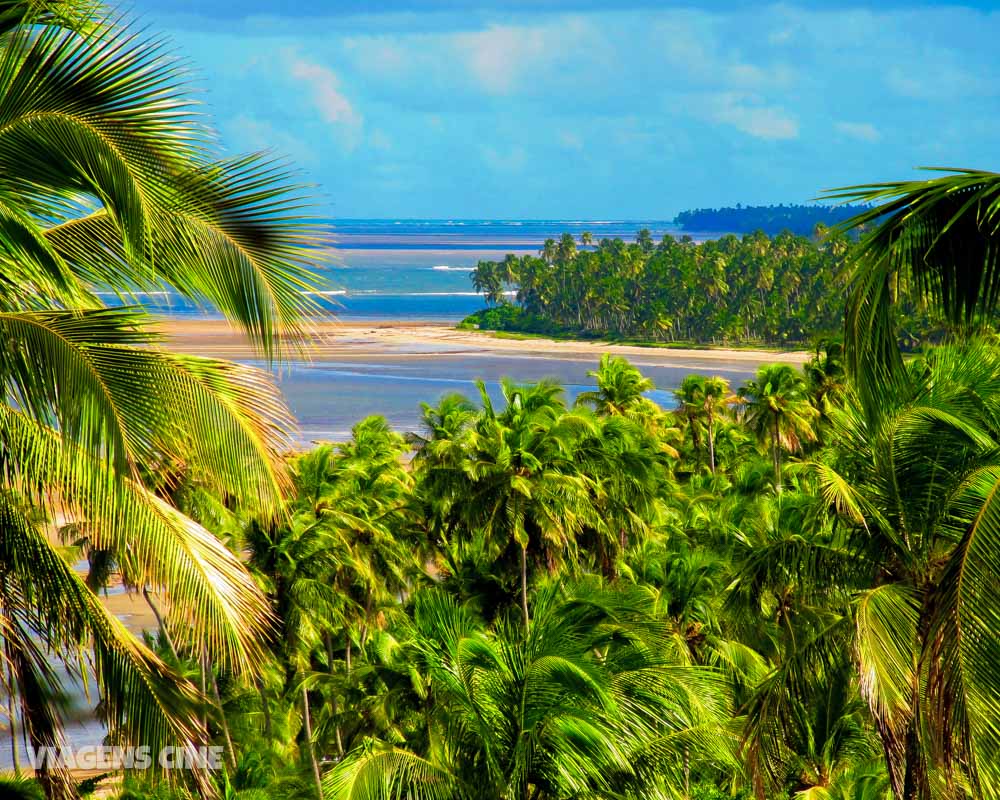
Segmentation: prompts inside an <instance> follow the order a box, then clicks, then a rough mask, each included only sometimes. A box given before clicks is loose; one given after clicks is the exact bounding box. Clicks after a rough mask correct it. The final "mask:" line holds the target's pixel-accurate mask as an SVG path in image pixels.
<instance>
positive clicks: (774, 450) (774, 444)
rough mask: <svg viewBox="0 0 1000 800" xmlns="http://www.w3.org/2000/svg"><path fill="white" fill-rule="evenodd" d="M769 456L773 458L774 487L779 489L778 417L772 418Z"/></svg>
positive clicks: (777, 490) (776, 489)
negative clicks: (772, 428)
mask: <svg viewBox="0 0 1000 800" xmlns="http://www.w3.org/2000/svg"><path fill="white" fill-rule="evenodd" d="M771 457H772V458H773V459H774V489H775V491H776V492H780V491H781V451H780V449H779V444H778V418H777V417H775V418H774V430H773V431H772V432H771Z"/></svg>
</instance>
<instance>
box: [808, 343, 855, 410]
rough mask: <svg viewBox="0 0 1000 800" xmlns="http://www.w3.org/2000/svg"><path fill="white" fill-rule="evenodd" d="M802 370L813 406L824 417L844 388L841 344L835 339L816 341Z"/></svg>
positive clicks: (844, 377) (844, 375)
mask: <svg viewBox="0 0 1000 800" xmlns="http://www.w3.org/2000/svg"><path fill="white" fill-rule="evenodd" d="M802 372H803V374H804V375H805V379H806V383H807V384H808V385H809V394H810V395H811V398H812V404H813V406H814V407H815V408H816V410H817V411H819V412H820V415H821V416H822V417H823V418H826V417H827V416H828V414H829V411H830V408H831V406H832V405H833V404H834V403H836V402H837V401H838V400H839V399H840V397H841V396H842V395H843V393H844V390H845V388H846V378H847V376H846V373H845V370H844V346H843V344H842V343H841V342H839V341H837V340H836V339H834V340H830V339H821V340H819V341H818V342H816V346H815V348H814V350H813V354H812V356H811V357H810V359H809V360H808V361H807V362H806V363H805V364H803V366H802Z"/></svg>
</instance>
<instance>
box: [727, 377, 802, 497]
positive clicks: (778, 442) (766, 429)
mask: <svg viewBox="0 0 1000 800" xmlns="http://www.w3.org/2000/svg"><path fill="white" fill-rule="evenodd" d="M738 397H739V403H740V406H741V409H742V411H741V413H742V416H743V421H744V424H745V425H746V426H747V428H748V429H749V430H750V431H752V432H753V433H754V435H755V436H757V439H758V441H759V442H760V443H761V445H762V446H768V447H770V450H771V461H772V464H773V466H774V487H775V489H776V490H777V491H779V492H780V491H781V453H782V451H787V452H790V453H794V452H796V451H797V450H799V448H800V447H801V444H802V442H803V441H813V440H814V439H815V438H816V434H815V432H814V431H813V426H812V423H813V420H814V419H815V417H816V416H817V413H818V412H817V411H816V409H814V408H813V407H812V405H811V404H810V403H809V398H808V394H807V392H806V386H805V382H804V381H803V380H802V378H801V376H799V375H798V373H796V372H795V370H794V369H792V368H791V367H790V366H788V365H787V364H772V365H765V366H763V367H761V368H760V369H759V370H757V376H756V378H755V379H754V380H751V381H747V382H746V383H745V384H744V385H743V386H741V387H740V390H739V393H738Z"/></svg>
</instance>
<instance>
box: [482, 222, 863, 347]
mask: <svg viewBox="0 0 1000 800" xmlns="http://www.w3.org/2000/svg"><path fill="white" fill-rule="evenodd" d="M566 239H567V237H566V236H564V237H563V239H562V240H560V242H559V243H556V242H554V241H551V240H550V242H548V243H546V247H545V248H544V249H543V250H542V253H541V255H540V256H523V257H520V258H517V257H514V256H508V257H507V259H505V260H504V261H503V262H489V261H481V262H480V263H479V265H478V266H477V267H476V269H475V271H474V272H473V273H472V275H473V282H474V283H475V284H476V285H482V284H490V285H493V284H495V285H497V286H498V287H499V289H498V290H497V291H495V292H493V294H492V295H489V294H488V297H490V296H492V297H493V298H494V299H496V300H498V301H500V305H499V306H497V307H496V308H493V309H487V310H485V311H483V312H479V314H478V315H475V319H473V318H469V319H468V320H467V322H469V323H473V322H476V323H478V325H479V327H480V328H481V329H489V330H508V331H525V332H535V333H549V334H557V333H563V334H573V335H578V336H599V335H600V336H608V335H610V336H619V337H631V338H636V339H645V340H650V341H663V342H671V341H687V342H767V343H776V344H787V343H797V342H802V341H805V340H808V339H809V338H810V337H812V336H814V335H815V334H817V333H820V332H830V333H832V332H835V331H836V330H837V329H838V328H839V327H840V325H841V319H842V311H843V300H842V297H841V296H840V290H839V287H840V286H842V285H843V275H842V271H843V268H844V264H845V258H846V255H847V253H848V252H849V251H850V249H851V248H852V246H853V245H852V242H851V240H850V239H848V238H847V237H846V236H844V235H842V234H830V235H827V236H825V237H824V238H823V239H821V240H820V241H819V242H818V243H817V242H814V241H812V240H810V239H807V238H804V237H799V236H793V235H791V234H788V233H783V234H780V235H778V236H776V237H775V238H774V239H769V238H768V237H767V236H765V235H764V234H762V233H760V232H758V233H754V234H749V235H746V236H744V237H742V238H737V237H735V236H724V237H722V238H721V239H718V240H715V241H708V242H704V243H701V244H698V243H695V242H693V241H691V240H690V239H688V238H687V237H685V238H684V239H681V240H674V239H672V238H670V237H669V236H667V237H664V239H663V240H662V241H661V242H659V243H657V244H654V243H653V242H652V240H651V239H649V238H648V235H647V237H646V238H644V239H643V238H642V237H640V239H637V241H636V242H635V243H634V244H627V243H625V242H623V241H621V240H620V239H614V240H609V239H605V240H602V241H601V242H600V243H599V244H598V245H597V247H596V249H593V250H591V249H586V250H577V249H576V246H575V244H574V243H573V242H572V237H569V241H568V242H567V241H566ZM501 290H504V291H512V292H515V293H516V302H517V308H519V309H520V313H519V312H518V311H516V310H514V307H513V306H512V305H511V304H510V303H508V302H507V299H506V295H504V293H503V291H501Z"/></svg>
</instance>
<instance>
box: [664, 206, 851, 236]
mask: <svg viewBox="0 0 1000 800" xmlns="http://www.w3.org/2000/svg"><path fill="white" fill-rule="evenodd" d="M864 210H865V207H864V206H859V205H843V206H822V205H796V204H792V205H784V204H781V205H776V206H744V205H740V204H739V203H737V204H736V207H735V208H733V207H725V208H696V209H693V210H690V211H682V212H681V213H680V214H678V215H677V216H676V217H674V224H675V225H677V226H679V227H680V229H681V230H683V231H725V232H727V233H753V232H754V231H763V232H764V233H766V234H767V235H768V236H775V235H777V234H779V233H781V232H782V231H789V232H791V233H794V234H795V235H796V236H812V235H813V232H814V231H815V230H816V226H817V225H825V226H826V227H832V226H834V225H836V224H838V223H840V222H843V221H844V220H847V219H849V218H850V217H852V216H854V215H855V214H858V213H860V212H861V211H864Z"/></svg>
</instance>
